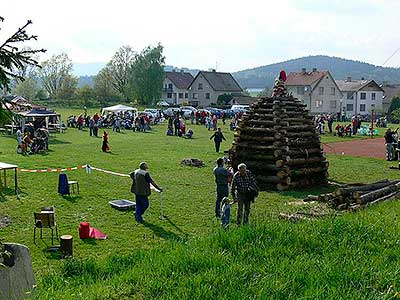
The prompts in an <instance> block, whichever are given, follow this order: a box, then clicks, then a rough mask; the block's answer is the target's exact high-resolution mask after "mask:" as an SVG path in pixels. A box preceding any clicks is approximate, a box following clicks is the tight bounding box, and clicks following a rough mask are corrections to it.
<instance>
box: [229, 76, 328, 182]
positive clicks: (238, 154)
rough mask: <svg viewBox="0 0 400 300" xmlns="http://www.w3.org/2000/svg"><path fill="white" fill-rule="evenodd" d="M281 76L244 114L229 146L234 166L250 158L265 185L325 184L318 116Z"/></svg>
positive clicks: (326, 174)
mask: <svg viewBox="0 0 400 300" xmlns="http://www.w3.org/2000/svg"><path fill="white" fill-rule="evenodd" d="M305 107H306V106H305V105H304V104H303V103H302V102H301V101H300V100H298V99H297V98H294V97H293V96H291V95H290V96H289V95H287V94H286V89H285V88H284V87H283V80H278V81H277V82H276V84H275V87H274V93H273V96H272V97H263V98H260V99H258V101H257V102H256V103H254V104H252V105H251V106H250V110H249V112H247V113H245V114H243V116H242V117H241V119H240V120H239V122H238V127H237V128H236V132H235V134H234V142H233V145H232V148H231V149H230V150H229V156H230V159H231V161H232V166H233V167H234V168H235V169H236V168H237V165H238V164H240V163H245V164H246V165H247V166H248V168H249V169H250V170H251V171H252V172H253V173H254V175H255V176H256V179H257V183H258V185H259V187H260V189H262V190H266V189H268V188H271V187H273V188H276V189H278V190H287V189H290V188H294V187H303V186H311V185H319V184H325V183H326V182H327V178H328V173H327V170H328V162H327V161H326V159H325V157H324V154H323V149H322V146H321V141H320V138H319V135H318V133H317V132H316V129H315V126H314V122H313V117H312V116H310V115H309V113H308V111H307V110H306V108H305Z"/></svg>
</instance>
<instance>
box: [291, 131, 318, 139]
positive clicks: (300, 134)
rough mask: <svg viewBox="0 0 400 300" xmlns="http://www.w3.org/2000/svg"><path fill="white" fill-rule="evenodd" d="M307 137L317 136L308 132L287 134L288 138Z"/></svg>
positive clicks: (312, 132)
mask: <svg viewBox="0 0 400 300" xmlns="http://www.w3.org/2000/svg"><path fill="white" fill-rule="evenodd" d="M309 136H317V134H316V133H315V132H314V131H308V132H288V133H287V137H288V138H302V137H309Z"/></svg>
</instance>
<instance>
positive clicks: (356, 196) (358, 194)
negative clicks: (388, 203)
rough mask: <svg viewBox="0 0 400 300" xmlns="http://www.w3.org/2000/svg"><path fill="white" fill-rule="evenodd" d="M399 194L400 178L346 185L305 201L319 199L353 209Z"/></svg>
mask: <svg viewBox="0 0 400 300" xmlns="http://www.w3.org/2000/svg"><path fill="white" fill-rule="evenodd" d="M399 196H400V180H387V179H385V180H382V181H378V182H374V183H371V184H355V185H346V186H343V187H341V188H339V189H337V190H336V191H334V192H332V193H328V194H322V195H319V196H314V195H309V196H308V197H306V198H305V199H303V201H306V202H307V201H319V202H324V203H327V204H328V205H329V206H330V207H332V208H335V209H338V210H344V209H352V210H353V209H359V208H363V207H365V206H367V205H369V204H373V203H377V202H381V201H385V200H390V199H393V198H396V197H399Z"/></svg>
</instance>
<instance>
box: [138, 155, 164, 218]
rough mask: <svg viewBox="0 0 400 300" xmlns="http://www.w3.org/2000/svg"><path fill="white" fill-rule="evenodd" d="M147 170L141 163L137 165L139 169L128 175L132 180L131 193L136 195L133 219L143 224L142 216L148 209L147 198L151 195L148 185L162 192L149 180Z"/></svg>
mask: <svg viewBox="0 0 400 300" xmlns="http://www.w3.org/2000/svg"><path fill="white" fill-rule="evenodd" d="M147 170H148V166H147V163H145V162H141V163H140V165H139V169H137V170H135V171H134V172H132V173H131V174H130V176H131V178H132V187H131V192H132V193H134V194H135V195H136V211H135V219H136V221H137V222H139V223H143V222H144V219H143V217H142V215H143V214H144V212H145V211H146V209H147V208H148V207H149V198H148V197H149V196H150V194H151V190H150V184H151V185H153V186H154V187H155V188H156V189H158V190H159V191H162V189H161V188H160V187H159V186H158V185H157V184H156V183H155V182H154V180H153V179H152V178H151V176H150V173H149V172H148V171H147Z"/></svg>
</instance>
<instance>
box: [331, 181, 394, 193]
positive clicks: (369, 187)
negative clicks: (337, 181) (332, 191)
mask: <svg viewBox="0 0 400 300" xmlns="http://www.w3.org/2000/svg"><path fill="white" fill-rule="evenodd" d="M398 182H399V180H394V181H389V180H387V179H386V180H382V181H378V182H374V183H371V184H362V185H355V186H349V187H343V188H340V189H338V190H337V191H336V193H337V194H338V195H342V196H345V197H347V196H349V195H351V194H352V193H354V192H363V191H364V192H365V191H367V192H369V191H373V190H378V189H380V188H383V187H386V186H389V185H392V184H396V183H398Z"/></svg>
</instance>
